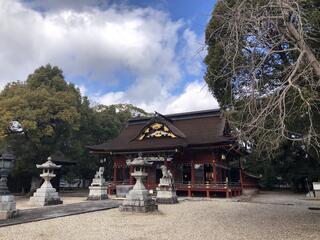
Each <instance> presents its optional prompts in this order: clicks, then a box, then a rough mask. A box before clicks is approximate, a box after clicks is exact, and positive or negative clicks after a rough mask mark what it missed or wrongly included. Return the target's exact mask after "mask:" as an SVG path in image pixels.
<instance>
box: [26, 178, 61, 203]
mask: <svg viewBox="0 0 320 240" xmlns="http://www.w3.org/2000/svg"><path fill="white" fill-rule="evenodd" d="M57 204H62V200H61V199H60V197H59V195H58V193H57V191H56V189H55V188H53V187H52V185H51V183H50V182H47V181H45V182H44V183H43V184H42V186H41V187H40V188H38V189H37V191H36V192H35V193H34V194H33V196H32V197H31V198H30V201H29V205H31V206H40V207H43V206H49V205H57Z"/></svg>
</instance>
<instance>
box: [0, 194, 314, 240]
mask: <svg viewBox="0 0 320 240" xmlns="http://www.w3.org/2000/svg"><path fill="white" fill-rule="evenodd" d="M260 199H261V197H260ZM266 199H268V201H270V199H273V201H274V199H275V198H274V196H273V197H272V196H270V195H268V196H267V198H266ZM268 201H267V202H266V203H263V201H261V202H259V203H250V202H232V201H226V200H223V199H218V200H210V201H195V200H193V201H187V200H185V201H181V202H180V203H179V204H177V205H160V206H159V212H158V213H157V214H147V215H144V214H135V215H133V214H129V213H121V212H119V211H118V209H112V210H107V211H100V212H94V213H88V214H81V215H76V216H69V217H63V218H57V219H52V220H45V221H41V222H34V223H27V224H22V225H16V226H9V227H3V228H0V239H1V240H2V239H5V240H19V239H23V240H29V239H30V240H31V239H32V240H40V239H41V240H42V239H46V240H51V239H57V240H58V239H59V240H60V239H68V240H73V239H75V240H82V239H83V240H90V239H94V240H100V239H101V240H102V239H103V240H106V239H119V240H120V239H140V240H142V239H146V240H147V239H201V240H202V239H203V240H205V239H208V240H209V239H210V240H214V239H219V240H220V239H232V240H237V239H250V240H251V239H276V240H280V239H290V240H294V239H299V240H303V239H320V211H312V210H309V209H308V206H307V205H304V204H297V205H285V204H269V203H268ZM284 202H285V201H282V202H281V203H284ZM317 204H318V205H319V206H320V202H318V203H317Z"/></svg>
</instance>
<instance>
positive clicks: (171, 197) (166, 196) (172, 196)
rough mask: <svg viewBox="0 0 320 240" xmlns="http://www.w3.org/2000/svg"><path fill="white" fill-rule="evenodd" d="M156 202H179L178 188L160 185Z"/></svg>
mask: <svg viewBox="0 0 320 240" xmlns="http://www.w3.org/2000/svg"><path fill="white" fill-rule="evenodd" d="M156 202H157V203H163V204H174V203H178V198H177V192H176V190H175V189H172V188H170V187H158V188H157V198H156Z"/></svg>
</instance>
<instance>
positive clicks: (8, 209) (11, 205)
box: [0, 195, 18, 220]
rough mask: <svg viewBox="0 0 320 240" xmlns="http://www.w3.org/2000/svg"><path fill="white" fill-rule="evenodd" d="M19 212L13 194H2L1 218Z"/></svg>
mask: <svg viewBox="0 0 320 240" xmlns="http://www.w3.org/2000/svg"><path fill="white" fill-rule="evenodd" d="M17 213H18V211H17V210H16V202H15V200H14V197H13V196H12V195H2V196H0V220H5V219H8V218H13V217H15V216H16V215H17Z"/></svg>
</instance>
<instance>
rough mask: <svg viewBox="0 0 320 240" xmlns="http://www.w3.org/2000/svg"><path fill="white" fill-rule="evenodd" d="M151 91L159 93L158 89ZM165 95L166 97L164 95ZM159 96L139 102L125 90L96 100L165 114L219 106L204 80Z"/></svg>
mask: <svg viewBox="0 0 320 240" xmlns="http://www.w3.org/2000/svg"><path fill="white" fill-rule="evenodd" d="M150 92H151V94H152V93H153V94H157V92H156V91H150ZM163 95H166V97H162V96H163ZM159 96H161V97H160V98H158V99H155V100H154V101H148V102H144V101H140V102H139V101H136V99H135V98H130V96H128V94H126V93H125V92H110V93H107V94H105V95H103V96H100V97H96V98H95V99H94V100H95V101H97V102H100V103H102V104H106V105H109V104H115V103H121V102H123V103H132V104H135V105H137V106H139V107H141V108H143V109H145V110H146V111H147V112H153V111H158V112H161V113H164V114H169V113H179V112H188V111H199V110H206V109H215V108H219V104H218V102H217V100H216V99H215V98H213V96H212V94H211V93H210V92H209V90H208V87H207V85H206V84H205V83H204V82H203V81H193V82H191V83H189V84H187V85H186V87H185V89H184V90H183V92H182V93H181V94H179V95H177V96H172V95H169V94H167V93H163V94H159Z"/></svg>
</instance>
